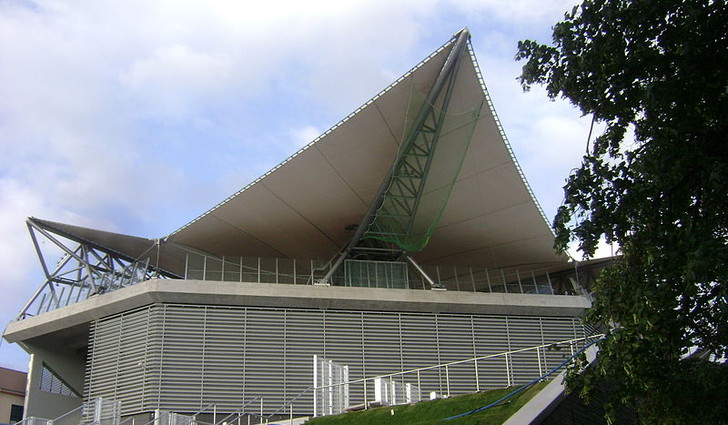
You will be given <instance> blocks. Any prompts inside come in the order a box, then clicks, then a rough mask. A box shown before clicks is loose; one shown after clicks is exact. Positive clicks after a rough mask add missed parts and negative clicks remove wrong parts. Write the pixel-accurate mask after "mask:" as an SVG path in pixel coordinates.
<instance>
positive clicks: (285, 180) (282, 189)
mask: <svg viewBox="0 0 728 425" xmlns="http://www.w3.org/2000/svg"><path fill="white" fill-rule="evenodd" d="M454 40H455V38H453V39H452V40H450V41H449V42H448V43H446V44H445V45H444V46H442V47H441V48H440V49H438V50H437V51H436V52H435V53H433V54H432V55H431V56H430V57H428V58H427V59H425V60H424V61H423V62H421V63H420V64H419V65H417V66H416V67H415V68H413V69H412V70H411V71H410V72H408V73H407V74H405V75H404V76H403V77H402V78H400V79H399V80H397V81H396V82H395V83H394V84H392V85H391V86H390V87H388V88H387V89H385V90H384V91H382V92H381V93H380V94H379V95H377V96H375V97H374V98H373V99H372V100H370V101H369V102H367V103H366V104H365V105H364V106H362V107H361V108H359V109H358V110H357V111H355V112H354V113H353V114H351V115H349V116H348V117H347V118H346V119H344V120H343V121H342V122H340V123H339V124H337V125H336V126H335V127H333V128H332V129H331V130H329V131H328V132H326V133H324V134H323V135H322V136H321V137H319V138H318V139H316V140H315V141H314V142H312V143H311V144H309V145H308V146H306V147H305V148H303V149H302V150H301V151H299V152H297V153H296V154H295V155H293V156H292V157H290V158H289V159H287V160H286V161H284V162H283V163H282V164H280V165H279V166H278V167H276V168H274V169H273V170H271V171H270V172H269V173H267V174H266V175H264V176H263V177H261V178H259V179H258V180H256V181H255V182H253V183H252V184H250V185H248V186H247V187H245V188H244V189H243V190H241V191H239V192H238V193H236V194H234V195H233V196H231V197H230V198H228V199H226V200H225V201H223V202H222V203H220V204H219V205H217V206H216V207H214V208H213V209H211V210H210V211H208V212H207V213H205V214H203V215H202V216H200V217H199V218H197V219H196V220H194V221H192V222H191V223H189V224H187V225H185V226H184V227H182V228H181V229H179V230H177V231H175V232H174V233H172V234H171V235H170V236H169V237H168V240H169V241H172V242H176V243H179V244H183V245H188V246H191V247H195V248H197V249H200V250H203V251H207V252H209V253H212V254H215V255H230V256H233V255H234V256H263V257H293V258H330V257H332V256H334V255H335V254H336V253H337V252H338V251H339V250H340V249H341V248H342V247H343V246H344V245H345V244H346V243H347V242H348V240H349V238H350V237H351V228H352V225H356V224H358V223H359V222H360V221H361V220H362V217H363V216H364V214H366V212H367V209H368V207H369V205H370V203H372V202H373V201H374V198H375V197H376V194H377V190H378V188H379V187H380V185H381V183H382V180H383V179H384V178H385V176H386V175H387V171H388V170H389V168H390V167H391V165H392V163H393V162H394V161H395V160H396V157H397V149H398V147H399V144H400V142H401V141H402V139H403V136H404V133H405V131H406V129H407V125H408V119H411V116H410V115H411V113H409V112H410V109H411V108H410V105H411V103H413V102H414V101H415V100H416V99H420V98H424V97H425V96H426V95H427V92H428V90H429V89H430V87H431V86H432V84H433V81H434V79H435V78H436V77H437V75H438V73H439V71H440V69H441V67H442V65H443V63H444V61H445V59H446V57H447V55H448V53H449V51H450V49H451V48H452V47H453V44H454ZM469 52H470V54H469V55H466V56H467V58H466V60H464V61H463V62H462V64H461V69H460V71H459V73H458V76H457V78H458V81H457V88H456V90H455V92H454V94H453V98H452V100H451V103H450V112H451V113H454V114H456V113H458V112H460V110H459V108H460V109H464V108H466V107H467V105H471V104H472V103H473V99H472V97H483V98H484V100H485V102H486V106H485V107H483V108H482V109H481V110H480V114H479V115H478V117H477V123H476V124H475V129H474V133H473V137H472V142H471V144H470V147H469V150H468V152H467V154H466V157H465V162H464V164H463V167H462V170H461V172H460V175H459V177H458V179H457V182H456V184H455V186H454V188H453V191H452V195H451V198H450V200H449V203H448V204H447V206H446V208H445V210H444V213H443V215H442V218H441V220H440V222H439V225H438V226H437V228H436V230H435V232H434V233H433V235H432V237H431V239H430V241H429V244H428V245H427V246H426V247H425V248H424V249H423V250H422V251H420V252H417V253H414V254H413V256H414V257H415V259H416V260H417V261H418V262H420V263H423V264H428V263H431V264H440V265H449V264H452V265H477V266H484V267H510V266H518V265H535V264H547V263H552V262H560V261H564V260H565V258H564V257H559V256H557V255H556V253H555V252H554V249H553V234H552V233H551V230H550V228H549V226H548V224H547V223H546V221H545V219H544V217H543V214H542V213H541V211H540V209H539V207H538V206H537V204H536V201H535V200H534V198H533V196H532V194H531V192H530V190H529V188H528V187H527V184H526V183H525V181H524V179H523V175H522V173H521V172H520V169H519V167H518V165H517V164H516V161H515V158H514V157H513V155H512V152H511V150H510V147H509V146H508V144H507V142H506V140H505V137H504V135H503V133H502V130H501V128H500V124H499V123H498V120H497V118H496V117H495V115H494V110H493V107H492V105H491V102H490V99H489V98H488V95H487V92H486V89H485V87H484V85H483V83H482V80H481V77H480V72H479V70H478V67H477V64H476V61H475V57H474V55H473V53H472V49H470V50H469ZM462 112H464V110H463V111H462ZM454 166H455V164H454ZM347 229H348V230H347Z"/></svg>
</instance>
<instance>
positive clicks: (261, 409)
mask: <svg viewBox="0 0 728 425" xmlns="http://www.w3.org/2000/svg"><path fill="white" fill-rule="evenodd" d="M258 258H260V257H258ZM260 420H261V421H262V420H263V397H261V398H260ZM266 422H267V421H266Z"/></svg>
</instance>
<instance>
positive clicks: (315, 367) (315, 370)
mask: <svg viewBox="0 0 728 425" xmlns="http://www.w3.org/2000/svg"><path fill="white" fill-rule="evenodd" d="M317 360H318V356H317V355H316V354H314V355H313V417H314V418H315V417H316V416H318V393H319V390H318V361H317Z"/></svg>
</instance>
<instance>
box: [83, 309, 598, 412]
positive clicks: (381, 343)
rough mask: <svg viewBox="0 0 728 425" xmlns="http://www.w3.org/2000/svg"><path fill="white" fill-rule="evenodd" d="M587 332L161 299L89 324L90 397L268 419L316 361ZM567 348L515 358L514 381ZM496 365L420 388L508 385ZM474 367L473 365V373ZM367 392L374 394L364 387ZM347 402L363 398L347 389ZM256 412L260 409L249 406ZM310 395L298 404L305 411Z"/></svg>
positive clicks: (397, 356)
mask: <svg viewBox="0 0 728 425" xmlns="http://www.w3.org/2000/svg"><path fill="white" fill-rule="evenodd" d="M583 335H584V330H583V328H582V326H581V325H580V324H579V321H578V319H576V318H563V317H506V316H481V315H469V314H462V315H458V314H434V313H433V314H424V313H398V312H373V311H340V310H314V309H311V310H305V309H285V308H278V309H277V308H259V307H229V306H196V305H179V304H157V305H150V306H147V307H144V308H141V309H137V310H134V311H130V312H126V313H123V314H119V315H115V316H112V317H108V318H105V319H102V320H98V321H96V322H94V323H93V324H92V329H91V341H90V347H91V356H90V362H89V363H88V365H89V366H88V371H87V377H86V379H87V389H88V391H87V397H88V398H89V399H93V398H96V397H105V398H111V399H116V400H121V401H122V406H123V413H124V414H132V413H138V412H142V411H150V410H153V409H157V408H159V409H164V410H170V411H175V412H180V413H182V412H190V413H192V412H195V411H197V410H199V409H201V408H203V407H205V406H207V405H209V404H216V405H217V406H218V411H219V412H225V411H228V412H229V411H232V410H235V409H236V408H238V407H239V406H240V405H242V404H243V403H244V402H245V401H248V400H250V399H251V398H253V397H256V396H261V397H263V399H264V411H266V412H272V411H274V410H275V409H277V408H278V407H280V406H281V405H282V404H284V403H285V402H287V401H288V400H290V399H291V398H293V397H295V396H296V395H298V394H299V393H300V392H301V391H303V390H305V389H306V388H307V387H309V386H310V385H312V374H313V364H312V358H313V355H314V354H318V355H321V356H324V357H326V358H328V359H331V360H333V361H336V362H337V363H341V364H347V365H349V377H350V379H359V378H364V377H372V376H376V375H381V374H387V373H393V372H397V371H401V370H407V369H412V368H416V367H424V366H431V365H435V364H438V363H444V362H449V361H456V360H463V359H466V358H470V357H474V356H484V355H487V354H494V353H499V352H504V351H507V350H510V349H516V348H525V347H530V346H534V345H538V344H544V343H548V342H556V341H560V340H565V339H569V338H574V337H581V336H583ZM565 354H566V353H560V352H547V353H545V354H544V353H542V354H541V355H540V356H537V355H536V354H535V353H534V352H530V353H524V354H517V355H514V356H512V358H511V359H510V361H509V362H508V363H509V364H508V367H509V368H511V372H512V378H511V381H512V382H510V384H518V383H521V382H525V381H526V380H530V379H533V378H534V377H536V376H539V372H540V371H545V370H546V368H547V367H552V366H554V365H556V364H558V363H559V362H560V361H561V359H562V358H563V357H564V355H565ZM505 367H506V362H505V361H504V359H503V358H499V359H495V360H489V361H482V362H479V363H478V365H477V368H476V367H474V365H473V364H468V365H462V366H460V365H459V366H453V367H452V369H451V370H450V371H449V374H450V379H449V386H448V382H446V380H445V379H444V372H443V370H438V371H432V372H425V373H422V375H421V377H420V379H421V380H420V386H421V388H422V391H424V392H429V391H438V392H440V393H449V394H458V393H463V392H471V391H475V389H476V388H475V387H476V374H477V381H478V384H479V388H480V389H484V388H497V387H503V386H506V385H508V384H509V382H508V380H507V378H506V371H505ZM476 369H477V370H476ZM371 390H372V391H373V388H372V389H371ZM350 399H351V402H352V403H353V404H356V403H360V402H363V390H362V388H361V387H352V389H351V394H350ZM256 409H259V407H256ZM312 409H313V400H312V394H311V392H309V393H307V394H305V395H304V396H303V397H301V398H300V399H298V400H297V402H296V403H295V404H294V411H295V412H297V413H301V414H309V413H310V412H311V411H312Z"/></svg>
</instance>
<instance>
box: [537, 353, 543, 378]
mask: <svg viewBox="0 0 728 425" xmlns="http://www.w3.org/2000/svg"><path fill="white" fill-rule="evenodd" d="M540 349H541V348H540V347H536V360H538V376H543V367H542V365H541V352H540V351H539V350H540Z"/></svg>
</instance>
